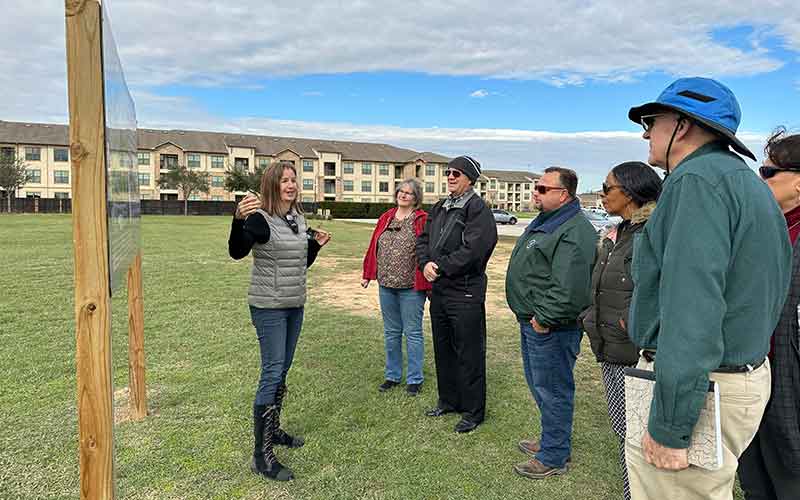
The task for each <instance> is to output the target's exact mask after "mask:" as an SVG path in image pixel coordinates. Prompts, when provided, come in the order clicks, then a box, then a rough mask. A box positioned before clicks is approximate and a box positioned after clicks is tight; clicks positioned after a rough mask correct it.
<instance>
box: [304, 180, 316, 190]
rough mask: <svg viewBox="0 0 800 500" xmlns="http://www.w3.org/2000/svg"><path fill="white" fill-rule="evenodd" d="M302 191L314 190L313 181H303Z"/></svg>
mask: <svg viewBox="0 0 800 500" xmlns="http://www.w3.org/2000/svg"><path fill="white" fill-rule="evenodd" d="M303 189H314V180H313V179H303Z"/></svg>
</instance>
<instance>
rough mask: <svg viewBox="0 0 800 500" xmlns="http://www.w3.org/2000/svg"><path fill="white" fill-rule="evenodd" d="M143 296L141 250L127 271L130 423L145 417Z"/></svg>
mask: <svg viewBox="0 0 800 500" xmlns="http://www.w3.org/2000/svg"><path fill="white" fill-rule="evenodd" d="M143 297H144V292H143V290H142V252H141V251H140V252H139V253H138V254H137V255H136V259H135V260H134V261H133V263H132V264H131V267H130V268H129V269H128V389H129V393H130V400H129V407H130V412H131V419H132V420H141V419H143V418H144V417H146V416H147V386H146V385H145V376H144V375H145V364H144V301H143Z"/></svg>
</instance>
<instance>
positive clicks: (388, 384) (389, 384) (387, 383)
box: [378, 380, 400, 392]
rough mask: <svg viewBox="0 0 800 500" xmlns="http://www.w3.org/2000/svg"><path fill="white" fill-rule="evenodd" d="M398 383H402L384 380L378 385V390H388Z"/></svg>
mask: <svg viewBox="0 0 800 500" xmlns="http://www.w3.org/2000/svg"><path fill="white" fill-rule="evenodd" d="M396 385H400V383H399V382H395V381H394V380H384V381H383V383H382V384H381V385H380V386H379V387H378V390H379V391H381V392H386V391H388V390H389V389H391V388H393V387H394V386H396Z"/></svg>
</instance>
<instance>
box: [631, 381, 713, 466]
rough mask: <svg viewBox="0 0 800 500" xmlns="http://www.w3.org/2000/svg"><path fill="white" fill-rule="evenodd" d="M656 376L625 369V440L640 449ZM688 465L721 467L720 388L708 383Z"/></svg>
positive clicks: (710, 382)
mask: <svg viewBox="0 0 800 500" xmlns="http://www.w3.org/2000/svg"><path fill="white" fill-rule="evenodd" d="M655 383H656V376H655V373H653V372H651V371H648V370H640V369H638V368H625V426H626V429H625V440H626V441H627V443H628V444H630V445H631V446H635V447H637V448H641V447H642V437H643V436H644V432H645V430H646V429H647V422H648V420H649V417H650V404H651V402H652V401H653V387H654V386H655ZM688 452H689V465H696V466H697V467H702V468H703V469H708V470H719V469H720V468H721V467H722V427H721V426H720V411H719V385H718V384H717V383H716V382H714V381H713V380H711V381H709V384H708V394H707V395H706V400H705V403H704V404H703V407H702V408H701V409H700V417H699V418H698V419H697V424H695V426H694V430H693V431H692V436H691V439H690V441H689V450H688Z"/></svg>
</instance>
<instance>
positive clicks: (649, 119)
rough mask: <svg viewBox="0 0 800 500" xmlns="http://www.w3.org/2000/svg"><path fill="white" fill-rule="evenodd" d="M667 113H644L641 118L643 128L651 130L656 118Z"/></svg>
mask: <svg viewBox="0 0 800 500" xmlns="http://www.w3.org/2000/svg"><path fill="white" fill-rule="evenodd" d="M664 115H666V113H656V114H654V115H644V116H642V117H641V118H639V123H641V124H642V128H643V129H644V131H645V132H650V129H651V128H653V125H655V123H656V118H658V117H659V116H664Z"/></svg>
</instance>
